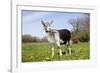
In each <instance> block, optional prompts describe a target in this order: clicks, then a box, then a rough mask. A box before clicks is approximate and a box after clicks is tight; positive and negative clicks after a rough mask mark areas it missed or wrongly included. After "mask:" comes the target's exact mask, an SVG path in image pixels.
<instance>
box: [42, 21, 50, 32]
mask: <svg viewBox="0 0 100 73" xmlns="http://www.w3.org/2000/svg"><path fill="white" fill-rule="evenodd" d="M42 24H43V25H44V29H45V31H46V32H48V31H51V27H50V25H51V23H50V22H43V21H42Z"/></svg>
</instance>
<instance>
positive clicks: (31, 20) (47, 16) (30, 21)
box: [21, 10, 83, 38]
mask: <svg viewBox="0 0 100 73" xmlns="http://www.w3.org/2000/svg"><path fill="white" fill-rule="evenodd" d="M82 14H83V13H75V12H74V13H72V12H46V11H32V10H22V12H21V15H22V34H23V35H24V34H29V35H32V36H37V37H40V38H42V37H43V36H45V31H44V28H43V25H42V24H41V20H43V21H51V20H53V23H52V25H51V27H52V28H54V29H69V30H72V26H71V25H70V24H69V23H68V20H69V19H73V18H77V17H80V16H82Z"/></svg>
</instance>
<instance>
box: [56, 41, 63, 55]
mask: <svg viewBox="0 0 100 73" xmlns="http://www.w3.org/2000/svg"><path fill="white" fill-rule="evenodd" d="M56 44H57V47H58V49H59V54H60V57H62V51H61V48H60V43H59V42H56Z"/></svg>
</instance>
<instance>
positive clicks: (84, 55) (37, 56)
mask: <svg viewBox="0 0 100 73" xmlns="http://www.w3.org/2000/svg"><path fill="white" fill-rule="evenodd" d="M61 48H62V53H63V56H62V57H60V56H59V52H58V49H57V48H56V49H55V55H54V58H51V46H50V44H48V43H23V44H22V62H43V61H44V62H45V61H64V60H66V61H67V60H86V59H89V58H90V46H89V43H87V42H86V43H79V44H73V45H72V46H71V48H72V54H71V55H69V54H68V55H66V54H65V53H64V52H65V50H67V48H66V46H64V45H62V46H61Z"/></svg>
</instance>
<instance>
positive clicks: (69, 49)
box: [66, 41, 72, 55]
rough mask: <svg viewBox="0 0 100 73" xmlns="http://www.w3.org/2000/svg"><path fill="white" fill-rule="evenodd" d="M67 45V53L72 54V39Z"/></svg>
mask: <svg viewBox="0 0 100 73" xmlns="http://www.w3.org/2000/svg"><path fill="white" fill-rule="evenodd" d="M66 46H67V48H68V53H67V51H66V55H67V54H70V55H71V53H72V52H71V43H70V41H68V43H66Z"/></svg>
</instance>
